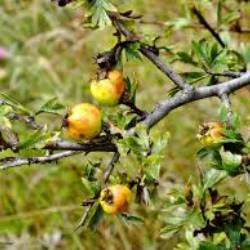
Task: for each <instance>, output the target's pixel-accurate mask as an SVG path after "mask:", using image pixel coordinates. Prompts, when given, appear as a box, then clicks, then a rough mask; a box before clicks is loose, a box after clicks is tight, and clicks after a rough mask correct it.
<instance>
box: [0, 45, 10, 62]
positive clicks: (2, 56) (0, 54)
mask: <svg viewBox="0 0 250 250" xmlns="http://www.w3.org/2000/svg"><path fill="white" fill-rule="evenodd" d="M9 56H10V55H9V52H8V51H7V49H5V48H3V47H0V61H4V60H6V59H8V58H9Z"/></svg>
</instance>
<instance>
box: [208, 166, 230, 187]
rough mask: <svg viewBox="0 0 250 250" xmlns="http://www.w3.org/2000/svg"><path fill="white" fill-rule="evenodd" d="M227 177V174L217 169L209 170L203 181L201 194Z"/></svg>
mask: <svg viewBox="0 0 250 250" xmlns="http://www.w3.org/2000/svg"><path fill="white" fill-rule="evenodd" d="M226 177H227V172H226V171H222V170H217V169H210V170H209V171H208V172H207V173H206V175H205V176H204V180H203V192H205V191H206V190H208V189H209V188H212V187H214V186H215V185H217V184H218V183H219V182H221V181H222V180H223V179H225V178H226Z"/></svg>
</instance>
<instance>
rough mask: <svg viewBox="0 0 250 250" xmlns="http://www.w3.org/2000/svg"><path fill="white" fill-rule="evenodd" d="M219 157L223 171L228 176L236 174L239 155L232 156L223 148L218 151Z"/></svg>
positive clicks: (239, 163) (240, 159)
mask: <svg viewBox="0 0 250 250" xmlns="http://www.w3.org/2000/svg"><path fill="white" fill-rule="evenodd" d="M220 155H221V159H222V167H223V169H224V170H226V171H227V172H228V173H229V174H230V175H235V174H237V173H238V172H239V168H240V166H241V162H242V156H241V155H239V154H233V153H231V152H230V151H225V150H224V149H223V148H222V149H221V150H220Z"/></svg>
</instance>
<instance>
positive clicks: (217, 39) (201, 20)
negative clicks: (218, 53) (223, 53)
mask: <svg viewBox="0 0 250 250" xmlns="http://www.w3.org/2000/svg"><path fill="white" fill-rule="evenodd" d="M192 12H193V13H194V15H196V17H197V18H198V20H199V22H200V23H201V24H202V25H203V26H204V27H205V28H206V29H207V30H208V31H209V32H210V33H211V35H212V36H213V37H214V38H215V40H216V41H217V42H218V43H219V44H220V45H221V47H222V48H225V47H226V44H225V43H224V42H223V40H222V39H221V37H220V35H219V33H217V32H216V31H215V30H214V29H213V28H212V26H210V24H209V23H208V22H207V20H206V19H205V18H204V17H203V15H202V14H201V12H200V11H199V10H197V9H196V8H195V7H194V8H192Z"/></svg>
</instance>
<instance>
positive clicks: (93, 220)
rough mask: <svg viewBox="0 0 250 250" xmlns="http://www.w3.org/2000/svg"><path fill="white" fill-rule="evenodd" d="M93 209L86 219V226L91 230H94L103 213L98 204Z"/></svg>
mask: <svg viewBox="0 0 250 250" xmlns="http://www.w3.org/2000/svg"><path fill="white" fill-rule="evenodd" d="M93 210H94V212H93V213H92V214H91V217H90V220H89V221H88V227H89V228H90V229H92V230H96V228H97V226H98V224H99V223H100V221H101V219H102V218H103V215H104V213H103V210H102V208H101V206H100V205H99V204H98V205H97V206H96V208H95V209H93Z"/></svg>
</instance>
